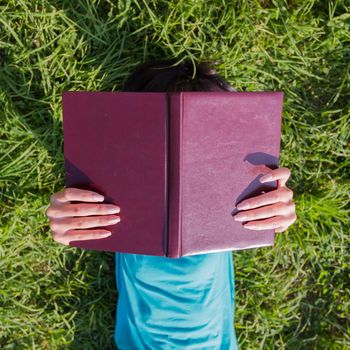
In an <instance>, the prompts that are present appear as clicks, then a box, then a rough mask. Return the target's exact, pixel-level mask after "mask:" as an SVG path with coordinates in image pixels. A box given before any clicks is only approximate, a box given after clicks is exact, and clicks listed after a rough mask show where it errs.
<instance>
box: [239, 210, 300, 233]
mask: <svg viewBox="0 0 350 350" xmlns="http://www.w3.org/2000/svg"><path fill="white" fill-rule="evenodd" d="M294 221H295V219H294V215H293V214H292V215H288V216H282V215H277V216H274V217H273V218H269V219H265V220H261V221H249V222H248V223H246V224H243V227H244V228H248V229H252V230H268V229H274V228H277V227H280V226H285V225H290V224H292V223H293V222H294Z"/></svg>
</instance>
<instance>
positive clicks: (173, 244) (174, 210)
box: [166, 93, 183, 258]
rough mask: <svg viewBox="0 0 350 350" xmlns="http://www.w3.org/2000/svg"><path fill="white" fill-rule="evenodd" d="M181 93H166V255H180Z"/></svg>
mask: <svg viewBox="0 0 350 350" xmlns="http://www.w3.org/2000/svg"><path fill="white" fill-rule="evenodd" d="M182 103H183V100H182V94H181V93H168V104H169V108H168V111H169V113H168V117H169V120H168V127H169V132H168V136H169V140H168V147H169V152H168V165H169V167H168V169H169V173H168V189H167V190H168V239H167V243H168V247H167V252H166V256H167V257H169V258H179V257H181V255H182V254H181V217H182V216H181V183H180V181H181V160H182V156H181V154H182V122H183V121H182V110H183V109H182V107H183V106H182Z"/></svg>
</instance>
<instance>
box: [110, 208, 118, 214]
mask: <svg viewBox="0 0 350 350" xmlns="http://www.w3.org/2000/svg"><path fill="white" fill-rule="evenodd" d="M109 212H110V213H119V212H120V208H119V207H112V208H110V209H109Z"/></svg>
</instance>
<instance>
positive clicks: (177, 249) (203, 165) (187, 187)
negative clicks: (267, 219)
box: [62, 91, 283, 258]
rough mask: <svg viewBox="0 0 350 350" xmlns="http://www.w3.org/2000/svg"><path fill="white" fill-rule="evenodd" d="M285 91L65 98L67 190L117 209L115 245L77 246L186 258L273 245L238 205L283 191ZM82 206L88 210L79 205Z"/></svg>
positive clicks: (271, 233)
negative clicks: (88, 193) (279, 173)
mask: <svg viewBox="0 0 350 350" xmlns="http://www.w3.org/2000/svg"><path fill="white" fill-rule="evenodd" d="M282 102H283V92H281V91H268V92H202V91H186V92H83V91H82V92H73V91H66V92H63V94H62V105H63V133H64V160H65V183H66V187H76V188H81V189H87V190H92V191H95V192H98V193H100V194H102V195H103V196H104V197H105V200H104V201H103V203H111V204H115V205H118V206H119V207H120V208H121V210H120V213H118V214H116V215H119V216H120V218H121V221H120V222H119V223H117V224H114V225H109V226H99V227H94V228H93V229H96V228H105V229H108V230H110V231H111V232H112V235H111V236H109V237H107V238H102V239H94V240H84V241H77V240H75V241H71V242H70V246H74V247H79V248H83V249H92V250H98V251H109V252H123V253H131V254H143V255H153V256H165V257H169V258H180V257H182V256H190V255H196V254H204V253H213V252H220V251H227V250H240V249H251V248H259V247H266V246H273V245H274V239H275V230H274V229H266V230H251V229H247V228H244V227H243V225H242V222H239V221H235V220H234V218H233V215H234V214H235V213H237V212H238V211H239V210H238V209H237V208H236V205H237V204H238V203H240V202H241V201H243V200H244V199H247V198H251V197H254V196H257V195H259V194H262V193H264V192H268V191H271V190H274V189H276V188H277V181H270V182H266V183H260V182H259V178H260V177H262V176H263V175H264V174H266V173H267V172H268V171H269V170H270V169H275V168H277V167H278V166H279V158H280V141H281V122H282ZM71 203H80V202H78V201H77V202H71Z"/></svg>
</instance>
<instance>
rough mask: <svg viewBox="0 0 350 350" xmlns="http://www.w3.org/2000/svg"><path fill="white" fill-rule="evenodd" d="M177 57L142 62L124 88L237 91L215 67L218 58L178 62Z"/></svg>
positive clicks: (166, 90) (139, 90) (140, 89)
mask: <svg viewBox="0 0 350 350" xmlns="http://www.w3.org/2000/svg"><path fill="white" fill-rule="evenodd" d="M176 62H177V60H175V59H169V60H162V59H160V60H152V61H148V62H146V63H143V64H141V65H139V66H138V67H137V68H136V69H135V70H134V71H133V72H132V73H131V74H130V76H129V77H128V79H127V81H126V82H125V84H124V87H123V91H125V92H127V91H130V92H132V91H134V92H179V91H218V92H220V91H221V92H222V91H227V92H233V91H237V90H236V89H234V88H233V87H232V86H231V85H230V84H229V83H228V82H227V81H226V80H225V79H224V78H222V77H221V76H220V75H219V74H217V73H216V71H215V69H214V68H213V67H212V65H213V64H216V63H217V62H215V61H214V62H208V61H205V62H199V63H197V62H196V63H195V65H193V63H192V61H191V60H188V59H187V60H184V61H182V62H180V63H178V64H176Z"/></svg>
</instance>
